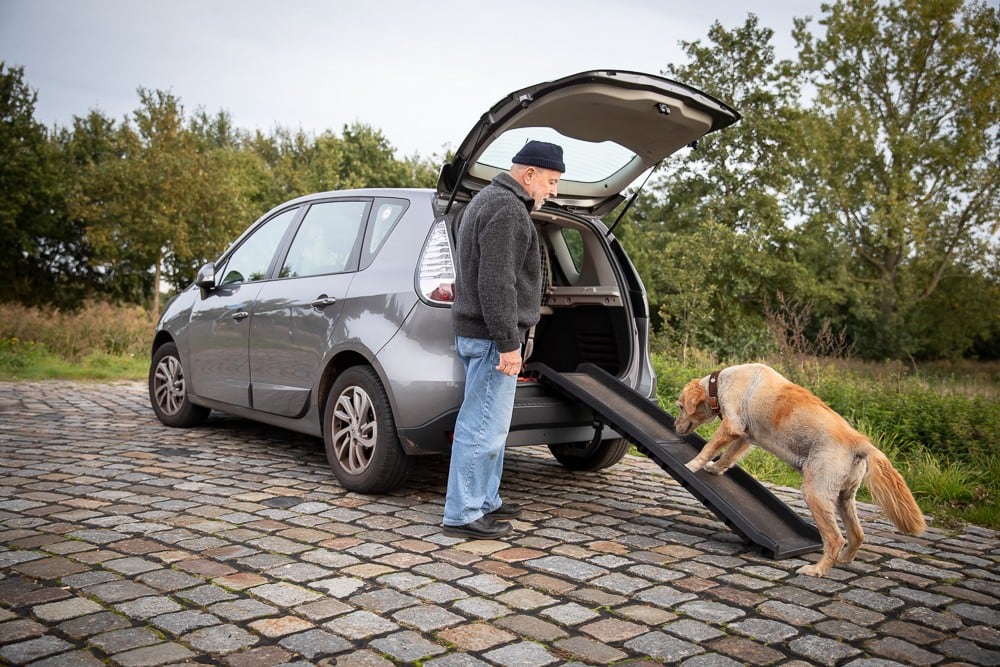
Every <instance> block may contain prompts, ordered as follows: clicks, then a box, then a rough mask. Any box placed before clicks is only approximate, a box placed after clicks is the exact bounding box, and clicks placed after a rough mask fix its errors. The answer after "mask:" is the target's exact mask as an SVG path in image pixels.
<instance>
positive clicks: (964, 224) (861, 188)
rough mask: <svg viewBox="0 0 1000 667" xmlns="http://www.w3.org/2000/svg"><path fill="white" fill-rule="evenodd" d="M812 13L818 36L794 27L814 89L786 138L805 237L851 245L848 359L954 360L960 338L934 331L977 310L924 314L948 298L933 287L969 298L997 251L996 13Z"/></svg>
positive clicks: (999, 85)
mask: <svg viewBox="0 0 1000 667" xmlns="http://www.w3.org/2000/svg"><path fill="white" fill-rule="evenodd" d="M824 11H825V12H826V15H825V17H824V18H823V20H821V21H820V23H821V25H825V26H826V34H825V36H823V37H822V38H814V37H812V35H810V34H809V32H808V26H807V23H806V22H805V21H798V22H797V26H796V31H795V36H796V39H797V41H798V43H799V46H800V64H801V67H802V72H803V73H804V74H805V76H807V77H808V80H809V81H810V82H811V84H812V85H813V86H814V87H815V91H816V97H815V100H814V103H813V106H812V108H811V110H810V113H809V114H808V115H807V117H806V119H805V120H804V122H803V125H802V131H801V132H800V133H799V135H798V137H799V139H800V142H799V144H800V146H799V147H800V148H801V152H800V153H799V155H800V158H801V162H800V165H801V167H802V173H801V177H800V184H801V189H800V191H799V194H800V195H801V200H800V203H801V213H802V215H803V216H804V217H805V218H807V219H808V224H807V226H805V227H804V229H807V230H808V231H809V233H810V234H811V235H812V239H814V240H815V239H817V238H819V236H820V235H823V236H825V237H826V238H827V239H829V242H830V243H831V244H834V245H838V244H843V245H845V246H846V247H847V248H849V261H850V264H849V271H850V273H851V274H853V276H854V277H855V279H856V280H857V281H858V288H859V289H858V293H857V295H856V296H857V298H856V299H853V300H852V303H849V304H847V305H848V307H849V308H850V312H849V316H850V318H851V320H852V321H853V323H854V326H855V328H856V331H857V335H858V338H859V349H860V350H862V351H863V352H864V353H866V354H867V355H868V356H886V357H899V356H903V355H907V354H914V355H922V354H923V355H938V354H947V355H949V356H950V355H954V354H956V353H958V354H961V353H962V352H963V351H964V350H965V349H968V347H967V345H968V338H967V337H964V336H957V337H955V336H951V337H949V336H947V335H944V332H943V331H942V329H950V328H963V327H971V326H972V325H973V323H974V321H975V320H976V319H977V318H981V317H982V315H983V314H982V313H981V312H978V310H977V309H976V308H974V307H973V308H966V309H964V310H958V311H951V312H948V314H947V316H945V314H944V313H941V314H940V317H938V318H937V322H936V324H932V322H933V320H930V319H928V311H927V306H928V304H931V303H933V302H937V303H941V302H946V301H948V300H949V299H947V298H941V296H942V295H939V294H938V293H939V292H940V291H941V290H945V292H947V293H951V292H952V290H957V291H955V292H954V294H955V295H956V298H957V297H958V296H959V294H960V293H966V294H967V290H965V289H964V288H963V287H962V286H963V285H965V284H966V283H965V281H966V279H972V280H973V281H976V280H979V279H980V278H982V277H983V276H985V273H984V267H983V266H982V264H983V258H985V257H987V256H988V255H989V253H990V245H991V244H994V247H995V244H996V242H997V238H996V235H997V231H998V226H997V225H998V222H997V221H998V218H1000V215H998V214H1000V166H998V165H1000V139H998V134H1000V123H998V119H1000V60H998V58H1000V56H998V52H997V46H996V45H997V43H998V41H1000V10H998V9H997V8H995V7H993V8H991V7H988V6H986V5H985V4H983V3H978V2H971V3H969V4H966V5H963V3H962V2H961V0H937V1H935V2H926V1H923V0H892V1H890V2H879V1H878V0H841V1H839V2H836V3H834V4H833V5H824ZM817 255H818V253H813V257H814V258H815V257H816V256H817ZM962 276H965V278H963V277H962ZM987 283H988V281H987ZM935 329H937V331H935ZM949 339H950V340H952V342H953V344H952V345H951V346H950V347H949V348H948V349H944V348H942V347H941V345H942V342H943V341H947V340H949ZM862 346H864V347H862Z"/></svg>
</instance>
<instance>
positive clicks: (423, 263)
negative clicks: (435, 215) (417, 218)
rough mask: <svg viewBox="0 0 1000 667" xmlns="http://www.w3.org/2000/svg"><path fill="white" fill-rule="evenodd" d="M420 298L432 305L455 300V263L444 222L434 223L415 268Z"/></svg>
mask: <svg viewBox="0 0 1000 667" xmlns="http://www.w3.org/2000/svg"><path fill="white" fill-rule="evenodd" d="M417 284H418V287H419V289H420V296H422V297H423V298H424V299H426V300H428V301H431V302H433V303H451V302H452V301H454V300H455V261H454V259H453V257H452V254H451V241H450V240H449V239H448V228H447V226H445V223H444V221H440V222H436V223H434V227H433V229H431V233H430V236H428V237H427V242H426V243H425V244H424V249H423V251H422V252H421V253H420V263H419V265H418V267H417Z"/></svg>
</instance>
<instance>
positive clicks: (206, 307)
mask: <svg viewBox="0 0 1000 667" xmlns="http://www.w3.org/2000/svg"><path fill="white" fill-rule="evenodd" d="M297 213H298V208H297V207H296V208H291V209H287V210H285V211H282V212H280V213H278V214H277V215H274V216H272V217H271V218H269V219H268V220H266V221H264V222H262V223H261V224H259V225H258V226H257V227H256V228H255V229H254V230H253V231H252V232H251V233H249V234H247V235H246V236H245V237H244V238H243V239H242V240H241V241H240V242H239V245H238V246H237V247H236V248H235V249H234V250H233V251H232V252H230V253H229V255H228V256H227V257H225V258H224V259H223V260H222V261H221V262H219V263H218V265H217V266H216V273H215V276H216V284H215V286H213V287H211V288H208V289H203V290H202V292H201V295H200V298H198V299H197V300H196V302H195V304H194V306H193V307H192V308H191V322H190V324H189V327H190V335H189V337H188V341H189V346H190V350H189V355H190V359H191V368H190V369H189V376H190V378H191V392H192V393H193V394H196V395H198V396H201V397H203V398H207V399H211V400H213V401H219V402H221V403H226V404H229V405H235V406H240V407H249V406H250V360H249V357H248V350H249V341H250V325H251V315H252V313H253V311H254V307H255V302H256V299H257V296H258V294H259V293H260V291H261V287H262V286H263V285H265V284H267V278H268V277H269V276H270V275H271V274H270V272H271V270H272V266H271V265H272V263H273V262H274V259H275V256H276V254H277V251H278V249H279V248H280V247H281V245H282V240H283V239H284V237H285V234H286V232H287V231H288V228H289V225H290V224H291V222H292V221H293V220H294V219H295V216H296V214H297Z"/></svg>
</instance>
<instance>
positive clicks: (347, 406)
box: [323, 366, 410, 494]
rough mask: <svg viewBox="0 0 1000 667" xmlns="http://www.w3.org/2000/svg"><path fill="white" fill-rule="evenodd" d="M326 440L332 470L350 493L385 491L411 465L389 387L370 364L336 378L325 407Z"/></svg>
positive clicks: (399, 478)
mask: <svg viewBox="0 0 1000 667" xmlns="http://www.w3.org/2000/svg"><path fill="white" fill-rule="evenodd" d="M323 442H324V444H325V445H326V458H327V461H328V462H329V463H330V467H331V468H333V474H334V475H335V476H336V478H337V481H339V482H340V484H341V485H342V486H343V487H344V488H345V489H348V490H349V491H355V492H357V493H369V494H370V493H385V492H386V491H390V490H392V489H394V488H396V487H397V486H399V485H400V484H402V482H403V480H404V479H405V478H406V475H407V473H408V472H409V469H410V458H409V457H408V456H407V455H406V453H405V452H403V448H402V446H401V445H400V443H399V436H398V435H397V433H396V422H395V420H394V419H393V416H392V408H391V406H390V405H389V398H388V396H387V395H386V393H385V388H384V387H383V386H382V381H381V380H379V377H378V375H376V373H375V371H374V370H372V369H371V368H370V367H367V366H355V367H353V368H349V369H347V370H345V371H344V372H343V373H341V374H340V376H339V377H338V378H337V381H336V382H334V384H333V387H332V388H331V389H330V393H329V395H328V396H327V401H326V408H325V409H324V411H323Z"/></svg>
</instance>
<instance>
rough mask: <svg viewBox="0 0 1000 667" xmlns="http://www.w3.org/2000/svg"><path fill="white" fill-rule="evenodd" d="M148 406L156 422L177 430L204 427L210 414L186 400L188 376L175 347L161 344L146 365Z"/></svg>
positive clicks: (171, 344)
mask: <svg viewBox="0 0 1000 667" xmlns="http://www.w3.org/2000/svg"><path fill="white" fill-rule="evenodd" d="M149 402H150V405H152V406H153V412H155V413H156V418H157V419H159V420H160V421H161V422H163V423H164V424H166V425H167V426H174V427H179V428H183V427H190V426H198V425H199V424H203V423H204V422H205V420H206V419H207V418H208V414H209V413H210V412H211V410H210V409H209V408H206V407H204V406H201V405H194V404H193V403H191V400H190V399H189V398H188V392H187V375H186V373H185V372H184V366H183V365H182V364H181V357H180V354H178V352H177V346H176V345H175V344H174V343H164V344H163V345H161V346H160V347H158V348H156V352H154V353H153V360H152V362H151V363H150V365H149Z"/></svg>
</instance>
